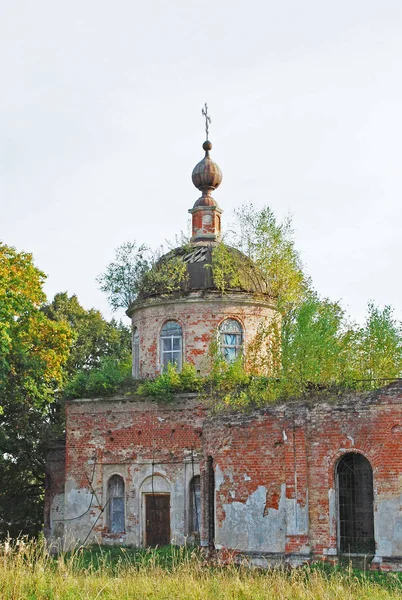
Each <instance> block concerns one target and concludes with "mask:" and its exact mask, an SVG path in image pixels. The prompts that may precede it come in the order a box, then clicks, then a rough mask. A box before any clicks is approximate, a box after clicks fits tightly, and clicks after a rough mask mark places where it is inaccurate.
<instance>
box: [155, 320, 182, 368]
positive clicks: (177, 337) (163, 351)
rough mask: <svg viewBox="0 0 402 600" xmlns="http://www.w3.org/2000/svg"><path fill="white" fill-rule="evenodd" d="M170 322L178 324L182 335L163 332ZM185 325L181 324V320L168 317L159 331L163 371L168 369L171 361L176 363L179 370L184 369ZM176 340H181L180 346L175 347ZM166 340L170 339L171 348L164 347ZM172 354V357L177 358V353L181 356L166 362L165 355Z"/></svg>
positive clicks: (160, 358)
mask: <svg viewBox="0 0 402 600" xmlns="http://www.w3.org/2000/svg"><path fill="white" fill-rule="evenodd" d="M170 324H174V325H176V327H177V328H179V329H180V335H177V334H176V335H175V334H173V333H172V334H165V335H164V333H163V330H164V329H165V328H166V327H167V326H169V325H170ZM183 338H184V335H183V327H182V325H181V323H179V321H177V320H176V319H168V320H167V321H165V322H164V323H163V325H162V327H161V330H160V332H159V346H160V348H159V360H160V370H161V372H163V371H166V369H167V366H168V364H169V363H171V364H173V365H176V369H177V371H178V372H180V371H181V370H182V367H183ZM175 340H179V348H178V349H175V348H174V345H175V344H174V342H175ZM165 341H170V349H168V350H166V349H165V348H164V342H165ZM168 354H170V355H171V358H173V359H174V358H175V355H177V357H178V358H179V360H178V361H176V360H168V361H167V362H166V363H165V360H164V359H165V355H168Z"/></svg>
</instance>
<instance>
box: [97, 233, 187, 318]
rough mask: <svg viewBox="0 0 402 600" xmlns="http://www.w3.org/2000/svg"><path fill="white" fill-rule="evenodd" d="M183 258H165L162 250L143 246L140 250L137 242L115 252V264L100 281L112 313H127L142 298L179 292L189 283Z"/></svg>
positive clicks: (180, 256) (111, 264)
mask: <svg viewBox="0 0 402 600" xmlns="http://www.w3.org/2000/svg"><path fill="white" fill-rule="evenodd" d="M185 248H186V246H182V248H181V249H182V250H183V251H184V250H185ZM182 254H183V252H179V253H175V252H169V253H168V254H167V255H164V256H163V248H162V247H161V248H159V249H158V250H157V251H154V252H152V251H151V250H150V248H148V247H147V246H145V245H144V244H142V245H140V246H138V247H137V244H136V242H126V243H124V244H122V245H121V246H119V247H118V248H117V249H116V256H115V260H114V261H113V262H111V263H110V264H109V265H108V266H107V267H106V271H105V273H104V274H103V275H100V276H99V277H98V282H99V283H100V289H101V290H102V291H103V292H106V293H107V295H108V301H109V304H110V306H111V307H112V308H113V310H117V309H118V308H125V309H127V308H128V307H129V306H130V305H131V304H132V303H133V302H134V301H135V300H137V298H140V297H142V296H148V295H153V294H162V293H171V292H174V291H177V290H180V289H181V288H182V286H183V284H184V283H185V281H186V279H187V268H186V264H185V262H184V261H183V259H182Z"/></svg>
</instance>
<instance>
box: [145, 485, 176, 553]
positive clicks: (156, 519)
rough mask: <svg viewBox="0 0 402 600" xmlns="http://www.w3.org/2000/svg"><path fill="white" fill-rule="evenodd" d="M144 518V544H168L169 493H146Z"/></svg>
mask: <svg viewBox="0 0 402 600" xmlns="http://www.w3.org/2000/svg"><path fill="white" fill-rule="evenodd" d="M145 519H146V521H145V522H146V526H145V544H146V546H167V545H168V544H170V494H147V495H146V496H145Z"/></svg>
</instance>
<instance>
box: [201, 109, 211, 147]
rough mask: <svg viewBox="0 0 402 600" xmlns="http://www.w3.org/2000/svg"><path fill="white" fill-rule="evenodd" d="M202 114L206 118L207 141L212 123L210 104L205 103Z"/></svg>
mask: <svg viewBox="0 0 402 600" xmlns="http://www.w3.org/2000/svg"><path fill="white" fill-rule="evenodd" d="M201 112H202V116H203V117H204V118H205V133H206V134H207V139H208V134H209V125H210V123H211V117H210V116H209V114H208V104H207V103H206V102H205V106H203V107H202V109H201Z"/></svg>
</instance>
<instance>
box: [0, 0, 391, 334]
mask: <svg viewBox="0 0 402 600" xmlns="http://www.w3.org/2000/svg"><path fill="white" fill-rule="evenodd" d="M0 57H1V58H0V77H1V78H0V82H1V83H0V85H1V93H0V239H1V240H2V241H4V242H5V243H7V244H10V245H14V246H16V247H17V249H19V250H26V251H29V252H32V253H33V255H34V258H35V262H36V264H37V266H38V267H40V268H41V269H42V270H44V271H45V272H46V273H47V275H48V280H47V283H46V292H47V294H48V296H49V297H52V296H53V295H54V294H55V293H56V292H58V291H64V290H67V291H68V292H69V293H70V294H72V293H76V294H77V295H78V298H79V300H80V302H81V303H82V304H83V305H84V306H86V307H87V308H89V307H91V306H94V307H96V308H99V309H101V310H102V312H103V313H104V314H105V316H107V317H110V316H111V312H110V311H109V309H108V307H107V303H106V299H105V297H104V295H103V294H102V293H101V292H100V291H99V290H98V285H97V283H96V281H95V278H96V276H97V275H98V274H99V273H101V272H102V271H103V270H104V268H105V266H106V265H107V263H108V262H110V261H111V260H112V258H113V256H114V249H115V248H116V247H117V246H118V245H120V244H121V243H123V242H124V241H127V240H133V239H136V240H137V241H138V242H145V243H147V244H149V245H151V246H157V245H159V244H160V243H161V242H163V241H164V240H165V239H166V238H169V239H172V238H174V235H175V234H176V233H178V232H180V230H182V229H186V226H187V216H188V215H187V209H188V208H190V207H191V206H192V205H193V203H194V202H195V200H196V199H197V197H198V195H199V194H198V191H197V190H196V189H195V188H194V186H193V185H192V183H191V171H192V169H193V167H194V165H195V164H196V163H197V162H198V161H199V160H201V158H202V157H203V151H202V149H201V145H202V142H203V141H204V137H205V135H204V131H203V122H202V117H201V106H202V105H203V103H204V102H205V101H207V102H208V105H209V108H210V112H211V116H212V125H211V131H210V138H211V140H212V142H213V145H214V148H213V151H212V158H213V159H214V160H216V162H217V163H218V164H219V166H220V167H221V169H222V170H223V183H222V185H221V187H220V188H219V190H217V191H216V192H215V194H214V196H215V198H216V200H217V201H218V202H219V204H220V206H221V208H223V209H224V211H225V212H224V215H223V218H224V223H225V222H226V223H228V222H229V221H230V220H231V213H232V209H233V208H234V207H236V206H238V205H239V204H241V203H243V202H248V201H250V200H252V201H253V202H254V203H255V204H256V205H257V206H259V207H260V206H263V205H264V204H268V205H269V206H270V207H271V208H272V209H273V210H274V212H275V213H276V214H277V215H278V217H283V216H285V215H286V214H288V213H289V212H290V213H291V214H293V219H294V227H295V230H296V245H297V247H298V249H299V250H300V252H301V255H302V259H303V262H304V264H305V266H306V270H307V272H308V273H309V274H310V275H311V276H312V279H313V283H314V284H315V287H316V289H317V290H318V292H319V293H320V294H321V295H323V296H329V297H330V298H331V299H333V300H337V299H341V300H342V302H343V305H344V306H345V307H346V308H347V310H348V311H349V312H350V314H351V315H352V317H353V318H355V319H358V320H360V319H361V318H362V316H363V314H364V312H365V307H366V304H367V301H368V300H369V299H372V300H374V301H375V302H376V303H378V304H380V305H381V306H382V305H384V304H391V305H393V306H394V308H395V310H396V314H397V316H398V317H399V318H402V305H401V288H402V277H401V255H402V235H401V222H402V201H401V191H402V169H401V163H402V156H401V140H402V117H401V112H402V77H401V64H402V2H401V1H400V0H381V1H380V0H338V1H337V2H326V1H324V0H303V1H301V0H281V1H278V0H275V2H273V1H272V0H265V1H264V0H250V1H248V2H244V1H242V2H240V1H238V0H214V1H212V0H204V1H203V2H198V1H197V2H196V1H192V0H170V1H169V2H168V1H162V0H159V1H158V0H148V1H146V2H138V1H135V0H134V1H133V0H132V1H128V0H115V1H114V2H105V1H104V0H98V1H96V2H95V1H94V0H80V1H79V2H78V1H77V0H69V2H58V1H55V0H35V2H33V1H32V0H15V2H3V3H1V4H0ZM126 322H127V323H128V320H127V319H126Z"/></svg>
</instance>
